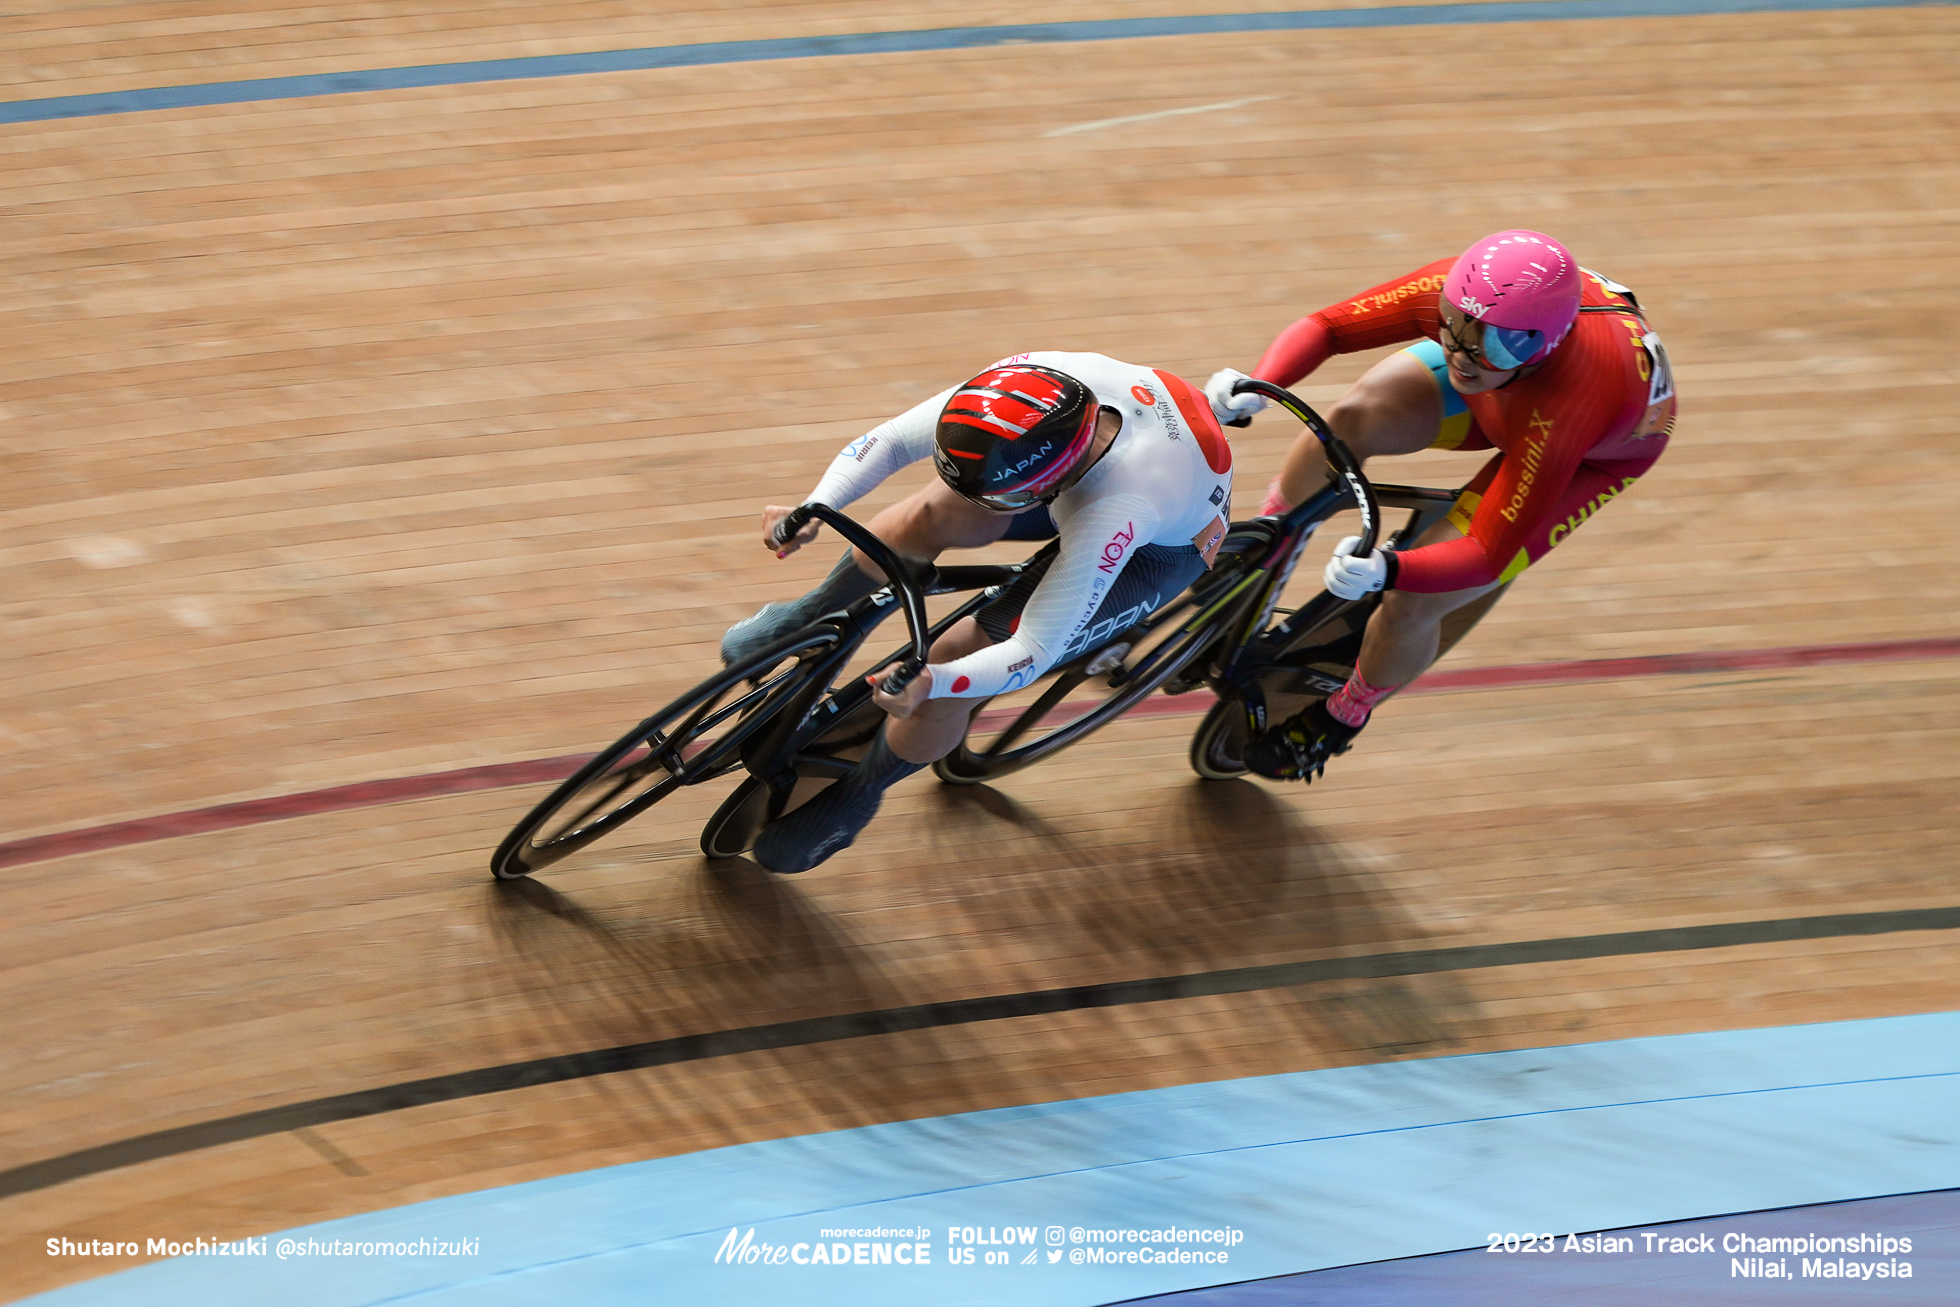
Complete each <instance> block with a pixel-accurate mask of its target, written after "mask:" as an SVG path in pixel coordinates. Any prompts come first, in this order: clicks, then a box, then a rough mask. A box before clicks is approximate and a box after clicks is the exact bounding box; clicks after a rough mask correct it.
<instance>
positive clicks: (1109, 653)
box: [1082, 642, 1130, 676]
mask: <svg viewBox="0 0 1960 1307" xmlns="http://www.w3.org/2000/svg"><path fill="white" fill-rule="evenodd" d="M1129 656H1130V646H1129V644H1128V643H1127V642H1125V643H1121V644H1112V645H1108V646H1105V647H1104V649H1103V651H1102V652H1101V653H1099V654H1097V655H1096V656H1095V657H1094V658H1092V659H1090V660H1089V664H1088V665H1087V666H1086V667H1084V668H1083V669H1082V674H1083V675H1084V676H1102V675H1104V674H1106V673H1109V672H1114V671H1118V670H1120V669H1121V668H1122V666H1123V660H1124V659H1125V658H1127V657H1129Z"/></svg>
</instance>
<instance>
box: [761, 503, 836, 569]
mask: <svg viewBox="0 0 1960 1307" xmlns="http://www.w3.org/2000/svg"><path fill="white" fill-rule="evenodd" d="M789 515H790V510H789V509H788V508H786V507H784V506H783V505H781V504H770V505H769V506H768V507H766V508H764V509H763V510H762V545H763V548H765V549H767V550H769V552H771V553H773V554H774V555H776V557H778V558H788V557H789V556H790V555H791V554H793V553H795V552H796V551H797V550H799V549H801V548H802V547H803V546H804V545H807V544H809V543H810V542H811V541H812V540H815V539H816V538H817V532H819V531H821V530H823V523H821V522H811V523H809V524H807V525H806V526H804V528H803V529H802V530H801V531H798V532H797V533H796V534H795V535H793V536H791V537H790V538H789V539H788V540H786V541H784V542H783V543H782V544H777V543H776V526H777V524H778V523H780V522H781V521H782V520H783V519H784V518H786V517H788V516H789Z"/></svg>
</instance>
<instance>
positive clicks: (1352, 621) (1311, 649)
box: [1190, 595, 1381, 781]
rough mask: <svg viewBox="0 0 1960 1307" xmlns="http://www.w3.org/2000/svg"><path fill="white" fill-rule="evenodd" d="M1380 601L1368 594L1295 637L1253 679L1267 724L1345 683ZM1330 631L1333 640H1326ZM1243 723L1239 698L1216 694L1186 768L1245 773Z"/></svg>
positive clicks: (1222, 774)
mask: <svg viewBox="0 0 1960 1307" xmlns="http://www.w3.org/2000/svg"><path fill="white" fill-rule="evenodd" d="M1380 602H1381V598H1380V596H1379V595H1371V596H1368V597H1367V598H1365V599H1363V600H1362V601H1361V602H1360V603H1358V604H1354V605H1349V606H1347V607H1344V608H1340V609H1337V610H1335V611H1334V612H1332V613H1330V614H1328V616H1327V619H1326V620H1325V621H1322V622H1318V623H1316V624H1315V625H1313V626H1311V627H1309V628H1307V629H1306V630H1304V631H1301V632H1299V633H1297V634H1295V635H1294V637H1293V638H1292V639H1291V640H1290V641H1289V642H1288V643H1287V647H1286V650H1285V652H1284V653H1283V654H1282V657H1286V655H1292V656H1291V658H1289V659H1288V660H1287V661H1285V662H1277V663H1273V664H1269V665H1268V666H1267V667H1266V668H1265V670H1264V671H1263V672H1261V673H1260V675H1259V678H1258V679H1259V683H1260V688H1261V690H1262V691H1263V692H1264V694H1265V696H1266V713H1267V721H1268V722H1269V723H1271V722H1278V721H1284V720H1285V719H1286V718H1287V717H1290V716H1292V715H1293V714H1294V713H1295V712H1298V711H1299V710H1300V709H1301V708H1302V707H1303V706H1305V705H1306V704H1307V703H1308V702H1310V701H1311V700H1312V699H1314V698H1316V697H1321V698H1324V697H1326V696H1327V695H1328V694H1331V693H1332V692H1333V691H1334V690H1336V689H1338V688H1340V686H1341V685H1342V684H1343V683H1345V682H1346V680H1347V678H1348V676H1349V675H1350V674H1352V673H1353V671H1354V660H1355V659H1356V658H1357V657H1359V656H1360V652H1361V635H1362V631H1363V629H1365V627H1366V626H1367V621H1368V618H1369V616H1370V615H1371V614H1373V612H1374V611H1375V608H1376V606H1377V605H1378V604H1379V603H1380ZM1329 635H1332V636H1334V638H1333V639H1332V640H1328V639H1326V637H1327V636H1329ZM1313 653H1324V654H1327V655H1328V656H1327V657H1326V658H1325V659H1324V660H1321V659H1310V658H1308V657H1306V656H1305V655H1309V654H1313ZM1246 726H1247V723H1246V718H1245V705H1244V701H1243V699H1242V697H1241V696H1240V695H1239V694H1237V693H1222V694H1220V695H1219V697H1218V702H1217V703H1215V704H1213V705H1212V706H1211V708H1210V709H1209V710H1208V711H1207V712H1206V713H1205V716H1204V720H1203V721H1200V722H1199V723H1198V729H1197V730H1196V731H1194V732H1193V733H1192V735H1191V752H1190V762H1191V770H1192V771H1194V772H1196V773H1198V775H1200V776H1202V777H1203V778H1204V779H1206V780H1208V781H1231V780H1237V779H1238V778H1239V777H1241V776H1244V775H1245V774H1246V772H1247V768H1246V765H1245V745H1246Z"/></svg>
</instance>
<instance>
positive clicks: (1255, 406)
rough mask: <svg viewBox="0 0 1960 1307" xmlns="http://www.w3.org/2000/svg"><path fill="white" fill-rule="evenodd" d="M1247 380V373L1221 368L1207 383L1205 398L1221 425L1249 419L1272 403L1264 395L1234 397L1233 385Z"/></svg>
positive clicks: (1235, 369)
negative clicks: (1209, 402)
mask: <svg viewBox="0 0 1960 1307" xmlns="http://www.w3.org/2000/svg"><path fill="white" fill-rule="evenodd" d="M1245 379H1246V375H1245V373H1243V372H1241V371H1239V370H1238V369H1237V368H1220V369H1219V370H1218V371H1216V372H1214V373H1212V374H1211V380H1210V381H1207V382H1206V383H1205V398H1206V399H1208V400H1210V401H1211V413H1212V416H1213V417H1215V418H1217V419H1218V421H1219V425H1221V426H1229V425H1230V424H1231V423H1233V422H1236V421H1238V420H1239V419H1240V418H1249V417H1251V416H1252V415H1253V414H1254V413H1257V412H1258V411H1259V410H1260V409H1263V408H1265V407H1267V406H1268V405H1269V404H1270V403H1271V401H1270V400H1268V399H1267V398H1266V397H1265V396H1264V395H1234V394H1233V393H1232V383H1233V382H1234V381H1243V380H1245Z"/></svg>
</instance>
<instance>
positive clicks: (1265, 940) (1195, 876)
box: [930, 781, 1483, 1058]
mask: <svg viewBox="0 0 1960 1307" xmlns="http://www.w3.org/2000/svg"><path fill="white" fill-rule="evenodd" d="M1289 798H1290V796H1282V795H1279V794H1275V793H1274V792H1273V791H1271V790H1269V789H1267V788H1266V787H1264V786H1261V785H1258V784H1256V783H1254V782H1252V781H1229V782H1193V783H1191V784H1189V785H1186V786H1183V787H1180V788H1177V789H1174V790H1170V791H1167V792H1161V793H1158V794H1155V795H1153V796H1152V799H1153V802H1152V803H1150V804H1149V805H1148V806H1147V807H1144V808H1140V809H1136V810H1133V811H1130V812H1125V813H1120V814H1117V815H1116V816H1115V817H1114V818H1112V817H1109V816H1103V815H1098V814H1096V813H1093V812H1082V811H1076V812H1066V813H1061V812H1058V813H1055V814H1054V815H1047V814H1045V813H1044V812H1043V811H1039V810H1037V809H1035V808H1033V807H1031V806H1028V805H1026V804H1023V803H1020V802H1017V801H1016V800H1015V799H1013V798H1011V797H1009V796H1008V795H1007V794H1005V793H1002V792H1001V791H999V790H995V789H992V788H989V787H987V786H978V785H976V786H958V787H955V786H941V787H937V795H936V796H935V798H934V799H932V800H930V802H931V803H932V805H933V807H934V809H935V817H936V818H937V819H936V820H935V821H934V822H933V823H932V828H933V830H934V832H935V848H936V851H943V852H944V853H945V854H946V856H948V857H953V856H957V854H958V851H959V850H961V849H964V848H971V847H986V848H991V849H993V850H995V852H994V854H993V856H992V858H991V860H990V865H989V868H988V875H987V876H986V878H985V880H984V882H981V883H975V884H973V885H972V886H970V892H968V893H966V894H964V895H962V896H960V897H959V898H958V900H957V903H958V906H959V908H960V910H961V911H962V912H963V913H964V914H965V915H966V917H967V918H968V923H967V924H968V927H969V928H970V929H972V930H974V931H975V932H977V933H980V934H983V935H988V936H995V937H1001V938H1014V939H1019V940H1022V941H1024V942H1025V943H1024V948H1025V949H1026V950H1027V951H1028V952H1029V953H1031V954H1033V955H1037V956H1040V955H1052V954H1053V953H1054V952H1055V951H1059V950H1064V949H1073V950H1076V951H1079V952H1081V953H1083V954H1085V955H1087V956H1090V957H1093V958H1094V959H1095V965H1096V966H1097V967H1099V968H1100V969H1101V971H1102V972H1103V973H1104V974H1103V975H1102V976H1100V977H1097V978H1098V979H1137V978H1145V977H1157V976H1174V975H1189V974H1193V973H1201V972H1208V971H1220V970H1229V969H1232V968H1239V967H1251V966H1262V965H1268V964H1274V963H1286V962H1295V961H1302V960H1306V959H1312V958H1319V957H1327V956H1352V955H1356V954H1369V953H1377V952H1396V951H1401V950H1408V949H1420V948H1425V947H1433V946H1435V945H1436V944H1438V943H1450V942H1454V941H1450V940H1437V939H1436V938H1435V937H1434V936H1433V935H1432V934H1431V932H1429V931H1428V930H1426V929H1424V928H1423V927H1422V926H1421V925H1420V924H1419V923H1418V921H1417V918H1416V915H1415V914H1414V913H1412V912H1411V911H1410V909H1409V907H1408V905H1407V904H1406V903H1405V901H1404V898H1403V892H1402V891H1400V890H1399V889H1398V888H1397V887H1396V886H1395V884H1394V883H1393V882H1394V879H1395V875H1394V873H1395V872H1396V870H1397V869H1396V868H1394V867H1392V866H1391V867H1379V866H1378V865H1377V864H1379V863H1381V862H1382V861H1383V859H1381V858H1379V856H1377V855H1372V854H1370V853H1368V852H1367V851H1364V850H1357V849H1352V848H1350V847H1348V846H1347V845H1346V844H1345V843H1344V842H1343V841H1342V839H1341V838H1340V837H1339V836H1338V835H1336V834H1334V833H1332V832H1331V831H1330V830H1328V829H1326V828H1322V827H1319V826H1317V825H1315V824H1314V823H1313V822H1312V821H1311V820H1310V819H1309V818H1308V817H1307V816H1305V815H1304V814H1303V813H1302V812H1301V811H1300V810H1299V808H1298V807H1297V806H1296V804H1295V803H1294V802H1291V801H1289ZM1280 992H1282V993H1284V994H1287V995H1290V996H1293V997H1304V998H1307V999H1309V1000H1310V1001H1309V1002H1307V1003H1306V1004H1304V1005H1302V1004H1297V1003H1293V1004H1284V1005H1282V1006H1283V1007H1286V1008H1298V1009H1300V1010H1299V1011H1298V1012H1296V1013H1295V1016H1296V1017H1298V1018H1300V1020H1301V1021H1303V1022H1304V1025H1299V1023H1298V1022H1296V1023H1295V1024H1296V1025H1299V1028H1297V1029H1294V1030H1292V1031H1291V1032H1290V1035H1289V1037H1299V1038H1305V1039H1307V1040H1308V1041H1309V1043H1310V1044H1311V1045H1313V1046H1316V1047H1325V1048H1328V1049H1330V1050H1334V1049H1339V1050H1347V1051H1349V1052H1351V1053H1361V1052H1365V1053H1367V1054H1368V1055H1369V1056H1370V1057H1371V1058H1374V1057H1392V1056H1402V1055H1435V1054H1437V1053H1440V1052H1447V1051H1450V1050H1452V1049H1457V1048H1460V1047H1462V1046H1463V1045H1464V1044H1465V1043H1466V1042H1467V1041H1468V1040H1470V1039H1472V1038H1475V1037H1476V1032H1477V1031H1478V1030H1479V1029H1480V1028H1481V1027H1482V1025H1483V1022H1482V1021H1481V1019H1480V1018H1479V1016H1478V1013H1477V1005H1476V1003H1475V1002H1474V1000H1473V999H1472V998H1471V997H1470V996H1469V992H1468V990H1467V989H1466V988H1465V987H1464V986H1463V985H1462V983H1461V982H1460V981H1459V980H1458V979H1457V978H1456V977H1453V976H1450V975H1447V974H1439V975H1428V976H1415V977H1383V978H1373V979H1366V980H1348V981H1324V982H1319V983H1316V984H1314V985H1312V986H1309V987H1305V989H1304V990H1297V989H1296V990H1287V991H1280ZM1274 1033H1275V1034H1276V1035H1277V1034H1279V1033H1281V1032H1278V1031H1275V1032H1274Z"/></svg>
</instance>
